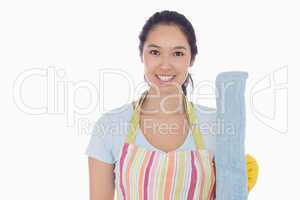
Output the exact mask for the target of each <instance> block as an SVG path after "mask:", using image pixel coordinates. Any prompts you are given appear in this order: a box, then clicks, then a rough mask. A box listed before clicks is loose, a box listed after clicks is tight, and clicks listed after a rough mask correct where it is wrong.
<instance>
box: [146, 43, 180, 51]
mask: <svg viewBox="0 0 300 200" xmlns="http://www.w3.org/2000/svg"><path fill="white" fill-rule="evenodd" d="M147 47H154V48H158V49H160V48H161V47H160V46H158V45H156V44H149V45H148V46H147ZM173 49H184V50H186V47H184V46H176V47H174V48H173Z"/></svg>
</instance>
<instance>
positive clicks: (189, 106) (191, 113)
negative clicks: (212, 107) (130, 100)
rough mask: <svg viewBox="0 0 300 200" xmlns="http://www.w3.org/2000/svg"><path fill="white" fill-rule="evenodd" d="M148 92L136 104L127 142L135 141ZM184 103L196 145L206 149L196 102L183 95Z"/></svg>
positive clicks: (198, 147)
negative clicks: (198, 124)
mask: <svg viewBox="0 0 300 200" xmlns="http://www.w3.org/2000/svg"><path fill="white" fill-rule="evenodd" d="M147 94H148V90H146V91H145V92H143V94H142V95H141V97H140V99H139V100H138V102H137V103H136V104H135V106H134V111H133V114H132V117H131V121H130V127H129V132H128V135H127V138H126V142H127V143H130V144H133V143H134V141H135V136H136V130H137V128H138V126H139V115H140V108H141V105H142V103H143V102H144V100H145V98H146V96H147ZM183 98H184V99H183V103H184V108H185V111H186V113H187V118H188V122H189V126H190V128H191V129H192V135H193V138H194V141H195V145H196V148H197V149H204V143H203V140H202V133H201V131H200V129H199V128H198V126H197V116H196V114H195V110H194V104H193V103H192V102H189V101H188V99H187V97H186V96H185V95H183Z"/></svg>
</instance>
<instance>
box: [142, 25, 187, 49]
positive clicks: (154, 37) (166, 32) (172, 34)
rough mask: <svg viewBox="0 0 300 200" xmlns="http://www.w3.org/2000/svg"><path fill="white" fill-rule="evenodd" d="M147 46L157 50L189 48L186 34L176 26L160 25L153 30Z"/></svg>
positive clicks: (147, 40) (148, 37)
mask: <svg viewBox="0 0 300 200" xmlns="http://www.w3.org/2000/svg"><path fill="white" fill-rule="evenodd" d="M145 46H149V47H156V48H171V49H173V48H179V47H184V48H188V46H189V45H188V41H187V38H186V36H185V35H184V33H183V32H182V31H181V30H180V29H179V27H177V26H175V25H159V26H157V27H155V28H154V29H152V30H151V31H150V32H149V34H148V36H147V39H146V41H145Z"/></svg>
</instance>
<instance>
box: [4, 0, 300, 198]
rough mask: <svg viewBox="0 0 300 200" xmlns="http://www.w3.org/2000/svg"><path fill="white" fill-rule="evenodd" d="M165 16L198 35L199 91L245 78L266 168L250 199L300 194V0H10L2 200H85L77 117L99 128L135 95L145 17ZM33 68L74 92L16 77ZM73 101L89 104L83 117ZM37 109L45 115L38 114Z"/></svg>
mask: <svg viewBox="0 0 300 200" xmlns="http://www.w3.org/2000/svg"><path fill="white" fill-rule="evenodd" d="M164 9H169V10H176V11H178V12H181V13H183V14H184V15H185V16H186V17H187V18H188V19H189V20H190V21H191V22H192V24H193V26H194V28H195V31H196V34H197V40H198V41H197V44H198V49H199V54H198V56H197V57H196V62H195V64H194V66H193V67H192V69H191V73H192V77H193V80H194V82H195V83H196V84H197V83H199V82H200V83H203V82H202V81H207V82H209V83H211V84H210V85H213V82H214V80H215V77H216V75H217V74H218V73H220V72H222V71H229V70H242V71H247V72H248V73H249V78H248V81H247V86H246V88H247V89H246V94H245V95H246V106H247V107H246V108H247V128H246V134H247V138H246V151H247V152H248V153H250V154H252V155H253V156H254V157H255V158H256V159H257V161H258V162H259V167H260V171H259V177H258V182H257V184H256V186H255V188H254V189H253V190H252V191H251V193H250V196H249V199H254V200H256V199H258V200H260V199H291V198H293V199H297V198H298V196H299V192H298V188H297V187H296V185H298V184H299V178H300V177H299V161H298V157H299V156H298V153H297V151H298V149H299V148H298V147H299V145H300V144H299V140H298V138H299V136H298V134H299V133H298V132H299V131H298V129H296V127H295V125H296V124H294V123H293V121H294V122H296V120H297V117H296V112H298V111H299V106H298V99H297V97H298V96H299V95H298V92H299V89H298V88H297V86H298V85H299V78H298V74H299V70H298V69H299V67H300V65H299V64H300V63H299V52H300V49H299V45H300V42H299V35H300V31H299V18H300V14H299V6H298V5H297V4H296V1H264V0H253V1H240V0H239V1H232V0H231V1H209V2H208V1H205V2H204V1H156V0H153V1H137V2H132V1H131V2H129V1H119V2H114V1H109V2H108V1H107V2H104V1H103V2H101V1H62V0H60V1H55V0H52V1H33V0H30V1H14V0H11V1H1V3H0V25H1V26H0V29H1V30H0V69H1V85H0V87H1V122H2V123H1V139H0V148H1V150H0V159H1V162H0V163H1V164H0V188H1V189H0V199H74V200H75V199H80V200H82V199H88V166H87V157H86V156H85V155H84V151H85V148H86V146H87V144H88V139H89V136H88V135H87V133H86V132H85V130H87V129H85V128H84V127H85V125H81V124H80V119H83V120H89V121H91V122H93V121H95V120H96V119H97V118H98V117H99V116H101V115H102V114H103V113H104V112H106V111H107V110H110V109H113V108H116V107H119V106H121V105H123V104H124V103H128V102H129V101H131V100H132V99H133V98H135V97H136V95H137V90H136V89H134V88H136V86H138V85H139V84H142V83H143V81H144V80H143V65H142V63H141V62H140V59H139V56H138V53H139V52H138V34H139V32H140V30H141V28H142V26H143V24H144V22H145V20H146V19H147V18H148V17H150V16H151V15H152V14H153V13H154V12H155V11H160V10H164ZM50 67H52V68H50ZM104 68H106V69H113V70H117V71H120V70H122V71H123V72H125V73H126V74H127V78H128V77H129V80H130V81H131V84H132V85H130V84H129V83H128V82H127V80H125V79H123V78H124V76H123V78H120V77H119V76H118V75H112V76H107V77H106V78H105V79H103V80H100V75H99V70H101V69H104ZM32 69H38V70H39V72H40V73H42V72H44V73H46V72H47V70H48V74H51V70H52V71H54V72H55V73H56V74H57V75H61V76H59V77H56V82H54V83H53V84H52V86H53V87H54V86H55V87H57V85H59V83H58V82H60V84H61V86H64V87H65V88H67V89H68V91H69V92H66V91H65V92H63V91H62V92H61V93H60V94H58V95H56V96H55V95H54V94H53V93H51V91H52V90H51V89H49V88H47V80H48V79H49V78H47V76H42V75H40V76H31V77H29V78H27V79H26V81H23V82H22V81H21V82H20V79H18V78H20V77H22V75H24V73H25V72H26V71H27V72H29V74H30V72H32ZM277 72H278V73H277ZM273 77H275V79H274V78H273ZM18 81H19V85H18V84H17V83H18ZM48 81H49V80H48ZM80 81H81V82H80ZM101 81H102V82H103V83H101V84H99V82H101ZM269 81H270V82H269ZM297 82H298V83H297ZM82 83H83V84H89V85H87V86H91V85H93V86H94V87H95V88H97V90H96V91H95V90H92V89H91V88H90V90H87V89H86V88H77V90H76V94H75V92H74V88H76V86H79V85H81V84H82ZM269 83H270V84H269ZM15 84H17V90H15V89H16V88H14V86H16V85H15ZM297 84H298V85H297ZM48 86H49V84H48ZM50 87H51V86H50ZM259 87H261V88H262V90H259ZM103 88H104V89H103ZM72 89H73V90H72ZM297 89H298V90H297ZM16 91H17V92H16ZM18 91H21V96H22V101H21V100H20V96H18V94H19V93H18ZM47 91H48V92H49V91H50V92H49V94H48V96H47ZM88 91H92V93H90V94H92V96H89V93H88ZM132 93H134V96H132V95H129V94H132ZM207 93H208V94H209V89H208V90H207ZM258 93H259V94H258ZM207 96H208V99H204V98H202V99H200V100H199V102H198V100H197V103H200V104H204V105H209V106H214V102H215V101H214V99H213V98H212V97H213V95H207ZM104 97H105V98H104ZM101 99H102V100H101ZM275 99H276V101H275ZM55 100H57V102H60V103H57V104H54V103H53V102H56V101H55ZM90 100H92V101H90ZM22 102H23V103H22ZM62 102H64V103H65V108H68V109H62V108H63V105H64V104H62ZM95 102H96V103H97V105H96V106H95V107H92V106H89V105H92V104H93V103H95ZM47 104H48V106H47ZM74 104H76V105H77V106H78V107H86V108H87V109H81V110H82V113H81V114H79V113H76V111H77V110H76V109H75V107H74ZM20 105H21V106H20ZM22 105H23V107H22ZM25 105H26V106H25ZM100 105H102V106H104V108H105V109H104V110H103V109H102V108H101V106H100ZM29 106H31V107H33V108H34V107H44V108H47V107H48V109H46V110H44V111H42V112H41V113H40V114H33V112H34V111H36V109H33V108H31V109H28V108H29ZM54 106H55V107H58V110H53V108H55V107H54ZM26 108H27V109H26ZM287 114H288V115H287ZM72 119H73V121H72ZM82 127H83V128H82ZM79 129H83V131H82V130H81V131H80V130H79Z"/></svg>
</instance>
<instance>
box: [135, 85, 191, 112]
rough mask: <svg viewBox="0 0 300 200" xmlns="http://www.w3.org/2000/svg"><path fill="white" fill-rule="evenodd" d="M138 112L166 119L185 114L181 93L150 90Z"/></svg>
mask: <svg viewBox="0 0 300 200" xmlns="http://www.w3.org/2000/svg"><path fill="white" fill-rule="evenodd" d="M140 111H141V114H144V115H155V116H166V117H168V116H174V115H182V114H185V108H184V96H183V93H181V92H180V91H177V92H157V91H155V90H153V89H151V88H150V89H149V90H148V94H147V96H146V99H145V100H144V102H143V104H142V105H141V110H140Z"/></svg>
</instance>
